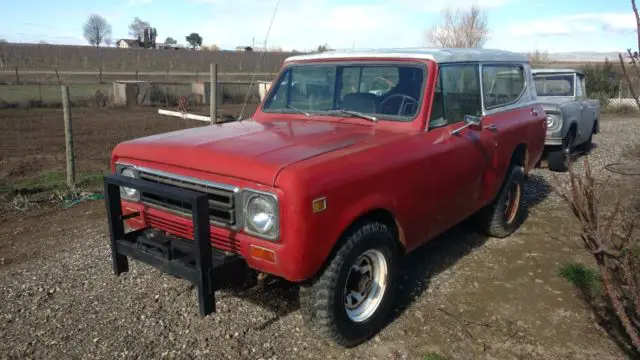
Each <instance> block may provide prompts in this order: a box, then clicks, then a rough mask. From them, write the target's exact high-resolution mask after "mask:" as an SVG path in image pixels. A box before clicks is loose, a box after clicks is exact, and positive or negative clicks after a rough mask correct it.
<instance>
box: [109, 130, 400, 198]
mask: <svg viewBox="0 0 640 360" xmlns="http://www.w3.org/2000/svg"><path fill="white" fill-rule="evenodd" d="M397 136H399V134H397V133H393V132H389V131H381V130H377V129H376V128H375V127H374V126H363V125H354V124H345V123H338V122H327V121H312V120H308V121H307V120H276V121H268V122H263V121H261V122H258V121H254V120H251V119H247V120H243V121H238V122H230V123H225V124H221V125H209V126H203V127H196V128H191V129H186V130H179V131H173V132H168V133H163V134H158V135H152V136H147V137H143V138H139V139H134V140H130V141H125V142H123V143H120V144H118V145H117V146H116V148H115V149H114V151H113V156H114V158H115V159H116V161H117V160H118V159H123V158H124V159H132V160H134V159H138V160H143V161H149V162H156V163H161V164H166V165H169V166H176V167H182V168H188V169H192V170H197V171H204V172H208V173H213V174H219V175H224V176H231V177H236V178H240V179H246V180H249V181H255V182H258V183H262V184H266V185H271V186H273V185H275V181H276V177H277V175H278V173H279V172H280V171H281V170H282V169H283V168H285V167H286V166H288V165H291V164H294V163H297V162H300V161H302V160H305V159H309V158H312V157H315V156H319V155H322V154H324V153H327V152H331V151H336V150H339V149H343V148H347V147H353V146H364V145H365V144H367V145H366V146H371V142H384V140H385V139H391V138H395V137H397Z"/></svg>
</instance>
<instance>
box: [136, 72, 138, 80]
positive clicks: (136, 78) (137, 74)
mask: <svg viewBox="0 0 640 360" xmlns="http://www.w3.org/2000/svg"><path fill="white" fill-rule="evenodd" d="M136 80H138V70H136Z"/></svg>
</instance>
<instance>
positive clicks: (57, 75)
mask: <svg viewBox="0 0 640 360" xmlns="http://www.w3.org/2000/svg"><path fill="white" fill-rule="evenodd" d="M55 70H56V77H57V78H58V84H60V85H62V81H60V74H58V69H55Z"/></svg>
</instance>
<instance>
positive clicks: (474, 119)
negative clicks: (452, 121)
mask: <svg viewBox="0 0 640 360" xmlns="http://www.w3.org/2000/svg"><path fill="white" fill-rule="evenodd" d="M481 125H482V118H481V117H480V116H473V115H465V116H464V125H463V126H461V127H459V128H457V129H455V130H453V131H451V135H455V134H457V133H459V132H460V131H462V130H464V129H466V128H468V127H475V128H479V127H481Z"/></svg>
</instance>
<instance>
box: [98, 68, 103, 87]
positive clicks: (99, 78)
mask: <svg viewBox="0 0 640 360" xmlns="http://www.w3.org/2000/svg"><path fill="white" fill-rule="evenodd" d="M98 82H99V83H100V84H102V66H100V73H99V74H98Z"/></svg>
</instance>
